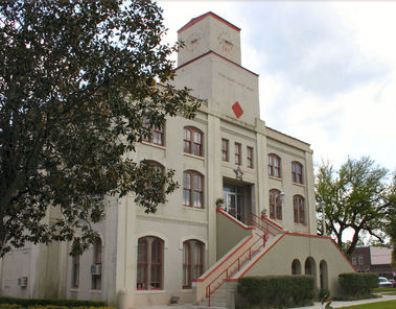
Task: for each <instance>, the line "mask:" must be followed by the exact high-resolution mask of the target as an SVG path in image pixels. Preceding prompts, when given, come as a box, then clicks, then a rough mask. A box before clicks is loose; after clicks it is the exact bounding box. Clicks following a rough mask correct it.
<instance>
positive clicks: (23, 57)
mask: <svg viewBox="0 0 396 309" xmlns="http://www.w3.org/2000/svg"><path fill="white" fill-rule="evenodd" d="M164 34H165V28H164V25H163V22H162V10H161V9H160V8H159V7H158V5H157V4H155V3H154V2H152V1H151V0H132V1H125V2H124V1H121V0H119V1H115V0H114V1H101V0H91V1H85V0H69V1H44V0H34V1H33V0H16V1H2V2H1V4H0V46H1V49H0V55H1V59H2V61H1V64H0V71H1V76H0V256H3V255H4V254H5V253H6V252H7V251H9V250H10V249H11V248H12V247H21V246H24V245H25V242H26V241H29V242H33V243H49V242H50V241H63V240H68V241H73V252H74V253H77V252H79V251H81V250H83V249H85V248H86V247H87V246H88V244H89V243H90V242H93V241H94V239H95V237H96V236H97V235H96V233H95V231H94V230H93V228H92V226H91V223H95V222H98V221H99V220H100V219H101V218H102V217H103V213H104V209H103V207H104V206H103V202H102V201H103V198H104V196H105V195H119V196H124V195H125V194H127V193H129V192H132V193H133V194H134V196H135V200H136V202H137V203H138V204H140V205H142V206H143V207H145V209H146V211H147V212H154V211H155V209H156V206H157V205H158V204H159V203H163V202H165V200H166V195H167V194H169V193H170V192H172V191H173V190H174V189H175V188H176V185H177V184H176V183H175V182H174V181H173V180H172V176H173V171H170V170H168V171H166V172H165V173H161V172H159V171H158V169H155V168H153V167H151V166H150V165H149V164H146V163H144V162H134V161H133V160H132V159H131V158H130V157H131V156H130V155H129V154H128V153H130V152H132V151H134V150H135V145H136V143H139V142H141V141H142V139H144V138H147V137H148V136H149V135H150V132H151V129H153V128H154V127H160V126H163V125H164V123H165V119H166V117H168V116H175V115H182V116H185V117H193V116H194V113H195V111H196V109H197V107H198V105H199V104H198V103H197V102H196V101H194V100H192V99H191V98H190V97H189V94H188V93H189V92H188V89H186V88H185V89H181V90H176V89H175V88H174V87H173V86H171V85H170V84H169V81H170V80H171V79H172V78H173V77H174V71H173V62H172V61H170V60H169V55H170V54H171V53H172V52H174V51H175V50H176V49H177V48H178V47H179V46H178V45H176V46H173V47H171V46H168V45H165V44H162V43H161V39H162V37H163V35H164ZM158 83H160V84H161V86H157V85H158ZM49 212H56V213H57V220H55V221H53V222H49V221H48V220H46V218H48V216H47V214H48V213H49Z"/></svg>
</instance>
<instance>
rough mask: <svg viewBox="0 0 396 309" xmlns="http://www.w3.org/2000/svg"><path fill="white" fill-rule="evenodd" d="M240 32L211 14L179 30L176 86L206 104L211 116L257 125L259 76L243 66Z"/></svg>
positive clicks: (192, 21)
mask: <svg viewBox="0 0 396 309" xmlns="http://www.w3.org/2000/svg"><path fill="white" fill-rule="evenodd" d="M240 32H241V29H240V28H238V27H237V26H235V25H233V24H231V23H230V22H228V21H226V20H225V19H223V18H222V17H220V16H218V15H216V14H214V13H212V12H208V13H205V14H203V15H201V16H198V17H196V18H193V19H192V20H190V21H189V22H188V23H187V24H185V25H184V26H183V27H182V28H181V29H180V30H179V31H178V39H179V40H180V41H182V42H184V47H183V48H181V49H180V50H179V53H178V67H177V71H176V78H175V84H176V86H177V87H180V88H182V87H184V86H186V87H188V88H190V89H191V94H192V95H193V96H195V97H197V98H199V99H203V100H205V101H207V107H208V111H209V112H210V113H212V114H216V115H219V116H220V115H221V116H222V117H229V118H232V119H234V120H237V121H242V122H245V123H246V124H250V125H253V126H254V125H255V124H256V120H257V118H260V115H259V101H258V98H259V96H258V75H257V74H256V73H254V72H252V71H250V70H248V69H246V68H244V67H242V65H241V46H240Z"/></svg>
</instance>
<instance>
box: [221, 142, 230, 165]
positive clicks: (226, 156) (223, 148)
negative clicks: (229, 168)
mask: <svg viewBox="0 0 396 309" xmlns="http://www.w3.org/2000/svg"><path fill="white" fill-rule="evenodd" d="M228 146H229V142H228V139H225V138H223V139H222V140H221V154H222V160H223V161H225V162H228V161H229V160H230V159H229V152H228Z"/></svg>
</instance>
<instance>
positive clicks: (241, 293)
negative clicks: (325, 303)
mask: <svg viewBox="0 0 396 309" xmlns="http://www.w3.org/2000/svg"><path fill="white" fill-rule="evenodd" d="M314 291H315V288H314V278H313V277H311V276H265V277H246V278H242V279H240V280H239V285H238V296H237V301H236V306H237V308H244V309H245V308H253V307H254V308H262V309H264V308H274V307H276V308H289V307H301V306H307V305H311V304H312V303H313V299H314V296H315V292H314Z"/></svg>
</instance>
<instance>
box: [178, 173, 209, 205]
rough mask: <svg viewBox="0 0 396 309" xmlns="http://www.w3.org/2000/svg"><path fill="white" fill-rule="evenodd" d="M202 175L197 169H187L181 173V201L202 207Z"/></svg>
mask: <svg viewBox="0 0 396 309" xmlns="http://www.w3.org/2000/svg"><path fill="white" fill-rule="evenodd" d="M203 179H204V178H203V175H202V174H201V173H199V172H197V171H193V170H188V171H185V172H184V174H183V203H184V205H185V206H188V207H194V208H203V207H204V202H203V199H204V191H203V185H204V183H203Z"/></svg>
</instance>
